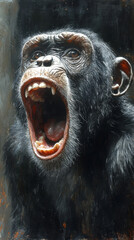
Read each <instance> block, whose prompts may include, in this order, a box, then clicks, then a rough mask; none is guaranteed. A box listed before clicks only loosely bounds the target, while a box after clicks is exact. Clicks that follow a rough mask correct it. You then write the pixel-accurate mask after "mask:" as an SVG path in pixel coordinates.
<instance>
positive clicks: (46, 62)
mask: <svg viewBox="0 0 134 240" xmlns="http://www.w3.org/2000/svg"><path fill="white" fill-rule="evenodd" d="M52 61H53V58H52V57H51V56H47V57H46V58H45V59H44V61H43V65H44V66H45V67H50V66H51V65H52Z"/></svg>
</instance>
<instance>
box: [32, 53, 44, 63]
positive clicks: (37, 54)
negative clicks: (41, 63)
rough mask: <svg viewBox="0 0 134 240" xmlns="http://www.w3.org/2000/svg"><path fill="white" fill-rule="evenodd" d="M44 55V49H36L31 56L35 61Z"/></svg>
mask: <svg viewBox="0 0 134 240" xmlns="http://www.w3.org/2000/svg"><path fill="white" fill-rule="evenodd" d="M43 55H44V53H43V52H42V51H35V52H34V53H33V54H32V56H31V61H34V60H36V59H38V58H39V57H41V56H43Z"/></svg>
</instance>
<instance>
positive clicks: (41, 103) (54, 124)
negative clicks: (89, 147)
mask: <svg viewBox="0 0 134 240" xmlns="http://www.w3.org/2000/svg"><path fill="white" fill-rule="evenodd" d="M92 53H93V46H92V43H91V41H90V40H89V39H88V38H87V37H86V36H85V35H83V34H80V33H79V34H78V33H73V32H62V33H61V34H57V35H45V34H42V35H37V36H35V37H33V38H31V39H30V40H29V41H27V42H26V43H25V45H24V47H23V51H22V55H23V58H22V71H23V75H22V78H21V83H20V91H21V96H22V100H23V103H24V106H25V110H26V113H27V121H28V128H29V133H30V138H31V143H32V147H33V151H34V153H35V155H36V156H37V157H38V158H39V159H42V160H51V159H54V158H55V157H58V156H60V154H61V153H62V152H63V151H64V149H65V146H68V148H70V147H71V145H72V144H73V146H72V147H73V148H74V149H75V146H76V142H77V137H76V134H75V132H76V130H75V129H77V128H78V126H77V125H78V123H77V122H78V120H77V119H76V118H77V115H78V114H76V113H75V107H74V103H73V102H74V99H73V93H72V90H71V88H70V78H71V77H72V76H75V77H78V78H79V75H80V74H81V72H82V71H84V70H85V69H86V68H87V66H88V65H89V64H90V61H91V57H92ZM74 114H75V117H73V115H74ZM70 116H71V117H70ZM74 118H75V121H74V120H73V119H74ZM68 139H69V141H68ZM67 142H68V144H67ZM69 145H70V147H69ZM70 149H72V148H70ZM68 154H69V152H68Z"/></svg>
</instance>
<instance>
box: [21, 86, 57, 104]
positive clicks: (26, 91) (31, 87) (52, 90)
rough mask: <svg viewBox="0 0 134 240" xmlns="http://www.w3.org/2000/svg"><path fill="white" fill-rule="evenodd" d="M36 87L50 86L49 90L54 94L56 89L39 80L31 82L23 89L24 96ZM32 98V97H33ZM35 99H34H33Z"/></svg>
mask: <svg viewBox="0 0 134 240" xmlns="http://www.w3.org/2000/svg"><path fill="white" fill-rule="evenodd" d="M38 88H51V92H52V95H55V93H56V89H55V88H54V87H51V86H50V85H48V84H47V83H44V82H40V83H33V84H30V85H29V86H28V87H27V89H26V90H25V98H27V97H28V96H30V94H29V92H30V91H31V90H33V89H34V90H35V89H36V90H37V89H38ZM30 97H31V96H30ZM33 100H34V99H33ZM35 101H36V99H35Z"/></svg>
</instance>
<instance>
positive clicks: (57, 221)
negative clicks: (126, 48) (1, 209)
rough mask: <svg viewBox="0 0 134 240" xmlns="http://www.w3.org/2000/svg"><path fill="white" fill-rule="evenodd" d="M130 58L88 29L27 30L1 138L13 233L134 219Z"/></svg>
mask: <svg viewBox="0 0 134 240" xmlns="http://www.w3.org/2000/svg"><path fill="white" fill-rule="evenodd" d="M131 82H132V68H131V65H130V63H129V62H128V61H127V60H126V59H125V58H122V57H115V55H114V53H113V51H112V50H111V49H110V47H109V46H108V45H107V44H105V43H104V42H103V41H102V40H101V39H100V38H99V37H98V35H97V34H95V33H93V32H91V31H89V30H84V29H76V30H74V29H70V28H66V29H61V30H56V31H52V32H47V33H43V34H39V35H35V36H33V37H29V38H28V39H26V41H25V42H24V46H23V48H22V53H21V63H20V70H19V73H18V75H17V78H16V80H15V82H14V90H13V101H14V104H15V107H16V118H15V122H14V124H13V126H12V127H11V129H10V133H9V137H8V140H7V141H6V144H5V147H4V152H5V155H4V162H5V169H6V170H5V172H6V176H7V179H8V180H9V192H10V194H11V199H12V214H11V218H12V220H11V221H12V233H11V239H12V238H14V236H15V234H16V232H20V233H22V235H23V238H22V239H35V240H36V239H47V240H63V239H64V240H65V239H66V240H67V239H68V240H80V239H90V240H94V239H97V240H101V239H106V238H113V239H114V240H115V239H118V236H122V235H123V236H127V237H128V238H129V236H130V235H131V234H132V232H133V229H134V176H133V174H134V173H133V171H134V162H133V161H134V108H133V106H132V105H131V104H130V103H129V102H128V100H127V98H126V97H125V96H124V93H125V92H126V91H127V89H128V88H129V86H130V84H131Z"/></svg>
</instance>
